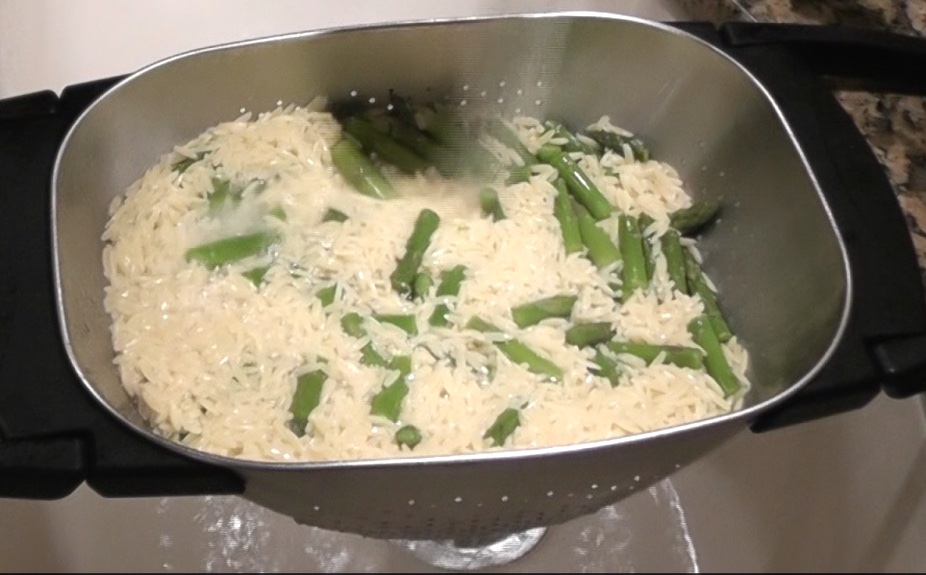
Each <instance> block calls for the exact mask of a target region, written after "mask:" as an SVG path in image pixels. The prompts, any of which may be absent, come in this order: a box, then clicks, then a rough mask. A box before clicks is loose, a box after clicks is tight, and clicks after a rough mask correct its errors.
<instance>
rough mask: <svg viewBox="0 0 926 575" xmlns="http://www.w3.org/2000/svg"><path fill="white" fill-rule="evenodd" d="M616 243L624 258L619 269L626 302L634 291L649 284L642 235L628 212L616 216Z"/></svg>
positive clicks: (635, 221)
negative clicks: (622, 264) (621, 267)
mask: <svg viewBox="0 0 926 575" xmlns="http://www.w3.org/2000/svg"><path fill="white" fill-rule="evenodd" d="M618 244H619V245H620V251H621V257H622V258H623V260H624V267H623V269H622V270H621V279H622V280H623V283H622V288H621V293H622V299H623V301H624V302H626V301H627V300H629V299H630V296H632V295H633V294H634V292H636V291H637V290H640V289H646V286H647V285H649V278H648V277H647V276H646V256H645V255H644V254H643V235H642V234H641V233H640V224H639V222H637V219H636V218H635V217H633V216H630V215H628V214H620V215H619V216H618Z"/></svg>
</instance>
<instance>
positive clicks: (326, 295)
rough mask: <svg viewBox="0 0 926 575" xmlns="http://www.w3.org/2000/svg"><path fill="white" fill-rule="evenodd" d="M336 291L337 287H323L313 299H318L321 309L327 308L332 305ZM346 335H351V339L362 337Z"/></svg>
mask: <svg viewBox="0 0 926 575" xmlns="http://www.w3.org/2000/svg"><path fill="white" fill-rule="evenodd" d="M337 291H338V286H336V285H333V284H332V285H330V286H327V287H323V288H321V289H320V290H318V291H317V292H316V293H315V297H317V298H318V301H320V302H322V307H328V306H329V305H331V304H333V303H334V297H335V294H336V293H337ZM357 317H358V318H359V317H360V316H359V315H358V316H357ZM342 325H343V321H342ZM345 331H347V330H345ZM348 335H351V336H353V337H362V336H354V335H353V334H348Z"/></svg>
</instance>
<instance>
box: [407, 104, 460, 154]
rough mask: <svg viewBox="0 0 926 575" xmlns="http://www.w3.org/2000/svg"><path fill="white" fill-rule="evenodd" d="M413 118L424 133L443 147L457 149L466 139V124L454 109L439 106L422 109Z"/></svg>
mask: <svg viewBox="0 0 926 575" xmlns="http://www.w3.org/2000/svg"><path fill="white" fill-rule="evenodd" d="M415 116H416V122H417V121H419V120H420V122H421V124H422V125H423V127H424V131H425V132H427V133H428V134H430V135H431V136H432V137H433V138H434V139H435V140H437V141H438V142H440V143H441V144H442V145H444V146H448V147H451V148H454V147H459V146H460V144H461V143H462V142H463V141H464V140H465V139H467V135H466V123H465V122H464V120H463V118H462V117H461V116H460V114H459V112H458V110H457V109H456V108H452V107H447V106H439V105H436V106H432V107H423V108H421V109H420V110H418V113H417V114H416V115H415Z"/></svg>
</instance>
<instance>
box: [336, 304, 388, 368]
mask: <svg viewBox="0 0 926 575" xmlns="http://www.w3.org/2000/svg"><path fill="white" fill-rule="evenodd" d="M341 329H343V330H344V333H346V334H347V335H349V336H351V337H354V338H357V339H360V338H363V337H367V330H365V329H364V328H363V318H362V317H361V316H360V314H358V313H357V312H350V313H346V314H344V316H343V317H342V318H341ZM360 353H361V357H360V363H362V364H364V365H378V366H383V367H385V366H387V365H389V362H387V361H386V358H384V357H383V356H382V355H380V353H379V352H378V351H377V350H376V348H375V347H373V342H367V343H366V344H365V345H364V346H363V347H362V348H360Z"/></svg>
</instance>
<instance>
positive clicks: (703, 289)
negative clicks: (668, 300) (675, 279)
mask: <svg viewBox="0 0 926 575" xmlns="http://www.w3.org/2000/svg"><path fill="white" fill-rule="evenodd" d="M682 256H683V258H684V260H685V275H686V278H687V281H688V293H689V295H697V296H699V297H700V298H701V303H702V304H704V313H705V314H706V315H707V317H708V319H709V320H710V322H711V327H712V328H713V329H714V333H715V334H716V335H717V337H718V338H719V339H720V342H721V343H726V342H727V341H729V340H730V338H731V337H733V332H732V331H731V330H730V326H729V324H728V323H727V320H726V318H725V317H724V315H723V312H721V311H720V304H719V303H718V302H717V294H715V293H714V292H713V290H711V288H710V287H709V286H708V284H707V281H706V280H705V279H704V274H703V272H702V271H701V266H700V265H699V264H698V262H697V261H696V260H695V259H694V256H693V255H691V252H690V251H688V250H683V251H682Z"/></svg>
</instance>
